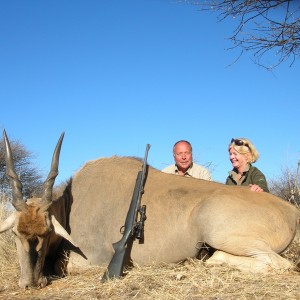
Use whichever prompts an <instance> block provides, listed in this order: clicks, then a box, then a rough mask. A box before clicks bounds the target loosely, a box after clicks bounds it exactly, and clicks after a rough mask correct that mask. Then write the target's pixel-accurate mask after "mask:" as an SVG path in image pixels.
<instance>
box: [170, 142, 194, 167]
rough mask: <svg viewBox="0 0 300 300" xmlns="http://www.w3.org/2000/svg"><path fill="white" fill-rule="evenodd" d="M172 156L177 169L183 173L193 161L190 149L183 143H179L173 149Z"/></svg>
mask: <svg viewBox="0 0 300 300" xmlns="http://www.w3.org/2000/svg"><path fill="white" fill-rule="evenodd" d="M173 155H174V159H175V162H176V164H177V166H178V169H180V170H183V171H186V170H187V169H188V168H189V167H190V165H191V163H192V161H193V154H192V151H191V147H190V145H189V144H187V143H185V142H180V143H178V144H177V145H176V146H175V147H174V153H173Z"/></svg>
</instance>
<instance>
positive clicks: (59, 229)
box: [51, 215, 77, 247]
mask: <svg viewBox="0 0 300 300" xmlns="http://www.w3.org/2000/svg"><path fill="white" fill-rule="evenodd" d="M51 222H52V225H53V227H54V231H55V233H56V234H57V235H59V236H61V237H63V238H64V239H66V240H67V241H69V242H70V243H71V244H73V245H74V246H75V247H77V245H76V244H75V243H74V241H73V239H72V238H71V236H70V235H69V234H68V232H67V231H66V229H65V228H63V227H62V226H61V225H60V223H59V222H58V221H57V220H56V218H55V217H54V215H52V216H51Z"/></svg>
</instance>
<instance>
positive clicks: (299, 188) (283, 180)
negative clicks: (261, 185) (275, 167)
mask: <svg viewBox="0 0 300 300" xmlns="http://www.w3.org/2000/svg"><path fill="white" fill-rule="evenodd" d="M299 172H300V160H299V161H298V166H297V169H296V171H293V170H291V169H289V168H286V169H284V170H283V171H282V176H281V177H279V178H277V179H272V180H270V182H269V187H270V192H271V193H272V194H274V195H276V196H279V197H281V198H283V199H285V200H287V201H289V202H290V203H292V204H294V205H296V206H297V207H298V208H300V177H299Z"/></svg>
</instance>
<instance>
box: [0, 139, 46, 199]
mask: <svg viewBox="0 0 300 300" xmlns="http://www.w3.org/2000/svg"><path fill="white" fill-rule="evenodd" d="M10 144H11V148H12V153H13V160H14V162H15V169H16V172H17V173H18V175H19V177H20V178H21V180H22V183H23V194H24V196H26V197H30V196H33V195H38V194H39V193H40V192H41V188H42V182H41V178H42V176H41V175H40V174H39V172H38V170H37V169H36V168H35V167H34V166H33V164H32V162H31V158H32V153H31V152H29V151H28V150H26V148H25V147H24V146H23V145H22V144H21V143H20V142H18V141H11V143H10ZM0 193H1V194H5V195H9V194H10V185H9V180H8V178H7V176H6V163H5V150H4V143H3V139H2V140H0Z"/></svg>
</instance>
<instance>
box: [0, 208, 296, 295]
mask: <svg viewBox="0 0 300 300" xmlns="http://www.w3.org/2000/svg"><path fill="white" fill-rule="evenodd" d="M1 211H3V210H2V209H1V208H0V212H1ZM0 217H1V219H3V218H4V217H5V216H1V213H0ZM299 249H300V235H298V236H297V238H296V239H295V241H294V242H293V244H292V245H291V247H290V248H289V249H288V250H287V251H286V252H285V253H284V256H286V257H287V258H289V259H290V260H291V261H293V262H294V263H296V261H297V259H298V252H299ZM16 257H17V256H16V249H15V246H14V242H13V239H12V234H11V233H10V232H9V233H5V234H1V235H0V273H1V281H0V299H32V300H38V299H53V300H56V299H57V300H58V299H164V300H165V299H166V300H167V299H170V300H171V299H180V300H184V299H186V300H188V299H213V300H217V299H243V300H247V299H251V300H252V299H291V300H293V299H295V300H296V299H297V300H300V273H298V272H296V271H290V272H285V273H282V274H275V273H274V274H273V273H270V274H268V275H257V274H256V275H254V274H251V273H242V272H240V271H238V270H236V269H233V268H229V267H227V266H218V267H207V266H206V265H205V263H204V262H203V261H200V260H196V259H189V260H187V261H186V262H184V263H180V264H161V265H152V266H148V267H139V266H135V268H133V269H132V270H131V271H130V272H128V274H127V276H125V277H124V278H123V279H120V280H111V281H108V282H105V283H103V282H101V278H102V275H103V273H104V271H105V268H104V267H89V268H86V269H81V270H77V271H74V272H73V273H72V274H69V275H68V276H67V277H65V278H49V280H50V284H49V285H48V286H46V287H45V288H43V289H29V290H23V289H20V288H19V286H18V279H19V266H18V263H17V258H16Z"/></svg>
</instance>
